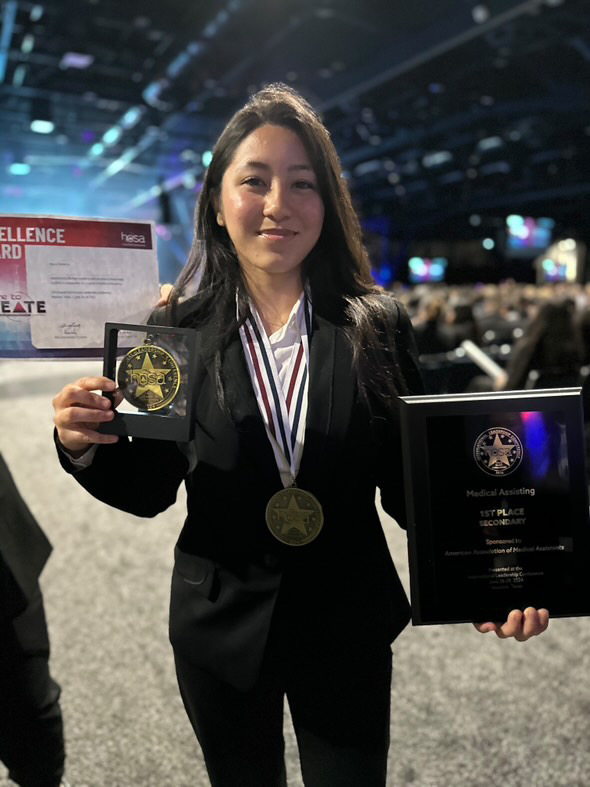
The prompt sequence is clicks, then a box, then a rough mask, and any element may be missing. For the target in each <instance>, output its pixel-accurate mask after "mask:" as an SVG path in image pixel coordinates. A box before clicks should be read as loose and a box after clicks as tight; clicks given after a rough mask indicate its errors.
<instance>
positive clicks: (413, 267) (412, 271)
mask: <svg viewBox="0 0 590 787" xmlns="http://www.w3.org/2000/svg"><path fill="white" fill-rule="evenodd" d="M447 262H448V260H447V259H446V257H410V259H409V260H408V281H409V282H410V283H411V284H422V283H426V282H442V281H444V280H445V274H446V271H447Z"/></svg>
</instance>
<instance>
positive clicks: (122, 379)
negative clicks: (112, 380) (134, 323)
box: [117, 344, 180, 412]
mask: <svg viewBox="0 0 590 787" xmlns="http://www.w3.org/2000/svg"><path fill="white" fill-rule="evenodd" d="M117 383H118V385H119V388H120V390H121V393H122V394H123V396H124V397H125V399H126V400H127V401H128V402H129V403H130V404H132V405H133V406H134V407H137V408H138V409H139V410H149V411H150V412H153V411H154V410H162V409H163V408H164V407H167V406H168V405H169V404H171V403H172V402H173V401H174V399H175V397H176V394H177V393H178V389H179V387H180V369H179V368H178V364H177V363H176V361H175V359H174V357H173V356H172V355H171V354H170V353H169V352H168V351H167V350H164V349H163V348H162V347H158V346H157V345H155V344H143V345H142V346H141V347H135V348H134V349H133V350H129V352H128V353H127V355H125V357H124V358H123V359H122V361H121V363H120V364H119V369H118V371H117Z"/></svg>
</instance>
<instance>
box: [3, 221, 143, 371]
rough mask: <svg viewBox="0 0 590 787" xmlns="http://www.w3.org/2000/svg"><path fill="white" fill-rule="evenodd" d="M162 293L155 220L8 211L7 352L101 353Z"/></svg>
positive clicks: (5, 231)
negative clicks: (110, 334)
mask: <svg viewBox="0 0 590 787" xmlns="http://www.w3.org/2000/svg"><path fill="white" fill-rule="evenodd" d="M158 298H159V284H158V261H157V257H156V240H155V230H154V224H153V222H150V221H127V220H123V219H117V220H109V219H78V218H70V217H65V216H17V215H11V216H0V358H33V359H41V358H44V359H52V358H96V357H101V356H102V354H103V336H104V324H105V322H108V321H112V322H115V321H118V322H126V323H141V322H145V321H146V320H147V318H148V317H149V315H150V314H151V312H152V311H153V309H154V307H155V305H156V303H157V302H158Z"/></svg>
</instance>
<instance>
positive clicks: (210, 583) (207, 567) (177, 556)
mask: <svg viewBox="0 0 590 787" xmlns="http://www.w3.org/2000/svg"><path fill="white" fill-rule="evenodd" d="M174 574H175V575H176V579H177V580H180V581H181V582H182V584H183V585H185V586H186V588H187V589H188V588H193V589H194V590H196V591H198V593H199V594H200V595H202V596H204V597H205V598H207V599H209V600H212V599H213V596H214V594H216V587H217V582H216V578H217V567H216V565H215V563H214V562H213V561H212V560H208V559H207V558H204V557H199V556H198V555H191V554H189V553H188V552H182V551H181V550H180V549H179V548H178V547H175V548H174Z"/></svg>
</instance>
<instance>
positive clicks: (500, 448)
mask: <svg viewBox="0 0 590 787" xmlns="http://www.w3.org/2000/svg"><path fill="white" fill-rule="evenodd" d="M513 448H514V446H512V445H504V443H503V442H502V441H501V440H500V436H499V435H496V437H495V438H494V442H493V444H492V445H487V446H482V447H481V448H480V451H482V452H485V453H486V454H487V455H488V457H489V460H488V467H491V466H492V465H494V464H496V462H501V464H503V465H506V466H507V467H510V464H511V462H510V452H511V451H512V450H513Z"/></svg>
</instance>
